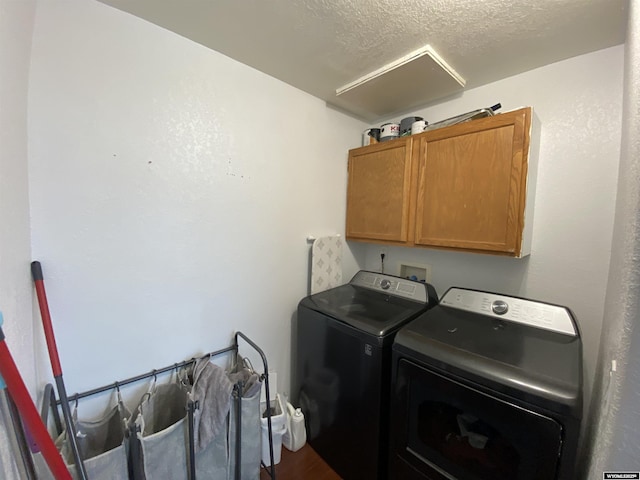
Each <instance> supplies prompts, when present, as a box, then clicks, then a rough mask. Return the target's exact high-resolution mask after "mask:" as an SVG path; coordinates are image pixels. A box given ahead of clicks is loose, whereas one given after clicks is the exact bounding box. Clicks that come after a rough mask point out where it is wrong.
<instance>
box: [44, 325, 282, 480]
mask: <svg viewBox="0 0 640 480" xmlns="http://www.w3.org/2000/svg"><path fill="white" fill-rule="evenodd" d="M239 339H243V340H244V341H245V342H246V343H247V344H248V345H249V346H251V347H252V348H253V349H254V350H255V351H256V352H257V353H258V354H259V355H260V357H261V358H262V364H263V368H264V370H263V373H262V374H260V380H261V381H262V382H264V386H265V388H266V391H265V394H266V405H267V408H266V411H265V416H266V419H267V427H268V438H269V455H270V460H271V463H270V465H269V466H267V465H265V464H264V462H262V461H261V465H262V466H263V467H265V469H266V471H267V473H268V474H269V476H270V477H271V478H272V479H273V480H275V478H276V475H275V467H274V453H273V431H272V424H271V408H270V406H271V398H270V395H269V391H270V389H269V373H268V372H269V368H268V364H267V357H266V356H265V354H264V352H263V351H262V349H261V348H260V347H259V346H258V345H257V344H256V343H255V342H253V341H252V340H251V339H249V338H248V337H247V336H246V335H244V334H243V333H242V332H236V333H235V335H234V342H233V344H232V345H231V346H229V347H226V348H223V349H221V350H217V351H214V352H211V353H208V354H205V355H202V356H201V357H198V358H192V359H190V360H186V361H183V362H180V363H175V364H173V365H170V366H167V367H164V368H161V369H157V370H152V371H150V372H147V373H144V374H141V375H137V376H135V377H131V378H127V379H125V380H121V381H117V382H114V383H111V384H109V385H105V386H102V387H98V388H94V389H92V390H88V391H86V392H82V393H76V394H74V395H71V396H69V397H68V402H69V404H71V403H76V404H77V402H78V400H80V399H82V398H86V397H91V396H93V395H97V394H100V393H103V392H108V391H110V390H114V389H115V390H117V391H118V392H119V389H120V387H123V386H125V385H128V384H132V383H136V382H139V381H142V380H145V379H151V378H156V377H157V376H158V375H161V374H163V373H168V372H172V371H177V370H178V369H181V368H185V367H189V366H191V365H194V364H195V363H196V362H197V361H198V360H201V359H205V358H207V359H213V358H215V357H219V356H222V355H224V354H227V353H231V352H233V353H234V354H236V356H237V355H238V353H239V343H238V341H239ZM242 392H243V382H242V381H238V382H237V383H235V384H234V385H233V392H232V397H233V403H234V404H235V422H236V428H235V442H236V443H235V447H236V448H235V452H234V454H235V469H234V476H233V478H234V479H235V480H240V479H241V478H242V430H243V429H242V428H241V426H242V408H241V400H242ZM60 405H61V400H59V399H57V398H56V395H55V392H54V389H53V386H52V385H51V384H47V385H46V387H45V390H44V399H43V405H42V410H41V416H42V420H43V422H44V424H45V425H47V424H48V419H49V413H50V412H51V416H52V417H53V426H54V427H55V429H56V432H57V434H60V433H62V429H63V423H62V422H61V420H60V414H59V407H60ZM186 408H187V426H188V455H187V457H188V462H187V463H188V465H187V468H188V472H187V474H188V476H187V478H188V479H189V480H196V462H195V458H196V454H195V439H194V413H195V412H196V410H197V409H198V408H199V405H198V402H197V401H192V400H191V399H189V400H188V401H187V407H186ZM229 414H231V412H230V413H229ZM137 428H139V427H137V426H136V425H135V424H134V423H133V422H132V423H131V424H130V425H129V432H128V435H129V438H135V437H136V435H137V433H138V432H139V429H138V430H136V429H137ZM261 433H262V432H259V434H260V435H261ZM129 448H130V450H131V454H130V455H129V457H130V458H133V457H136V456H138V454H139V452H138V451H137V450H136V449H139V448H140V445H139V443H138V442H137V441H130V443H129ZM80 461H82V460H80ZM133 477H134V478H136V475H135V473H134V475H133ZM143 478H144V477H143ZM89 480H91V479H89Z"/></svg>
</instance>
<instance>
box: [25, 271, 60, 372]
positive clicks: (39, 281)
mask: <svg viewBox="0 0 640 480" xmlns="http://www.w3.org/2000/svg"><path fill="white" fill-rule="evenodd" d="M31 275H32V276H33V283H34V284H35V286H36V295H37V296H38V305H39V306H40V316H41V317H42V326H43V327H44V337H45V339H46V340H47V349H48V350H49V358H50V360H51V368H52V369H53V376H54V377H59V376H60V375H62V367H61V366H60V357H59V356H58V347H57V346H56V337H55V336H54V334H53V326H52V325H51V314H50V313H49V303H48V302H47V292H45V290H44V277H43V276H42V266H41V265H40V262H31Z"/></svg>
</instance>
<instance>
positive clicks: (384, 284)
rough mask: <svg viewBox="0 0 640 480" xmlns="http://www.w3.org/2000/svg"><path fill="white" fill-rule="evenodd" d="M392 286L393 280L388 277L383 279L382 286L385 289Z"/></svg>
mask: <svg viewBox="0 0 640 480" xmlns="http://www.w3.org/2000/svg"><path fill="white" fill-rule="evenodd" d="M390 286H391V282H390V281H389V280H387V279H386V278H385V279H383V280H382V281H381V282H380V287H381V288H382V289H383V290H389V287H390Z"/></svg>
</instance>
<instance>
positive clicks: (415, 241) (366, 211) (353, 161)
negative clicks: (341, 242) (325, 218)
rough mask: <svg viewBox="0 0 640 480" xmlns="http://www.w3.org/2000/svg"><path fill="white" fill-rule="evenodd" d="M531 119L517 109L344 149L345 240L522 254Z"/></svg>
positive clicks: (527, 233) (531, 177)
mask: <svg viewBox="0 0 640 480" xmlns="http://www.w3.org/2000/svg"><path fill="white" fill-rule="evenodd" d="M534 120H535V119H534V117H533V114H532V109H531V108H522V109H519V110H515V111H512V112H507V113H501V114H498V115H495V116H492V117H487V118H483V119H478V120H473V121H470V122H466V123H462V124H459V125H453V126H450V127H444V128H440V129H437V130H431V131H427V132H424V133H422V134H419V135H413V136H411V137H402V138H400V139H398V140H392V141H389V142H384V143H381V144H378V145H373V146H369V147H362V148H357V149H354V150H351V151H350V152H349V183H348V192H347V228H346V236H347V238H348V239H353V240H366V241H374V242H380V243H388V244H398V245H405V246H420V247H431V248H444V249H449V250H464V251H471V252H481V253H494V254H499V255H508V256H513V257H522V256H525V255H528V254H529V253H530V239H531V230H532V227H531V217H532V213H533V192H534V188H535V184H534V181H535V168H533V166H534V165H535V160H536V158H535V155H532V156H531V157H532V158H530V156H529V151H530V150H531V149H532V145H537V142H536V141H534V140H535V139H537V134H536V133H534V134H532V125H534V124H535V125H537V124H536V122H535V121H534ZM532 122H533V123H532ZM534 132H535V129H534Z"/></svg>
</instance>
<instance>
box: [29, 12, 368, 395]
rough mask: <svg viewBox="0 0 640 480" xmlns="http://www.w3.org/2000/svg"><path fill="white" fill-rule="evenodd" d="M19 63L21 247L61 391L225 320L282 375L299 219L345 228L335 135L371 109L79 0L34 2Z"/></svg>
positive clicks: (301, 245) (160, 352)
mask: <svg viewBox="0 0 640 480" xmlns="http://www.w3.org/2000/svg"><path fill="white" fill-rule="evenodd" d="M30 80H31V87H30V98H29V100H30V102H29V149H30V164H29V174H30V190H31V216H32V237H33V255H34V258H35V259H38V260H40V261H41V262H42V264H43V269H44V276H45V283H46V287H47V294H48V297H49V304H50V307H51V312H52V317H53V322H54V328H55V331H56V336H57V340H58V348H59V352H60V356H61V361H62V366H63V370H64V377H65V380H66V383H67V391H68V393H69V394H71V393H73V392H76V391H83V390H86V389H89V388H93V387H96V386H100V385H103V384H108V383H110V382H113V381H115V380H118V379H123V378H126V377H128V376H131V375H137V374H140V373H144V372H147V371H150V370H152V369H154V368H160V367H163V366H166V365H170V364H172V363H174V362H177V361H181V360H183V359H186V358H190V357H192V356H194V355H197V354H201V353H206V352H209V351H212V350H216V349H219V348H222V347H226V346H227V345H229V344H230V343H231V341H232V334H233V332H234V331H236V330H240V331H242V332H244V333H245V334H247V335H248V336H249V337H251V338H252V339H253V340H255V341H256V342H257V343H258V344H259V345H260V346H261V347H262V348H263V349H264V351H265V353H266V354H267V357H268V359H269V362H270V367H271V368H274V369H275V370H276V371H277V372H278V380H279V382H278V383H279V387H280V388H279V389H280V390H281V391H282V390H287V389H288V385H289V365H290V358H289V357H290V321H291V317H292V315H293V314H294V312H295V310H296V308H297V302H298V301H299V300H300V299H301V298H302V297H304V296H305V295H306V293H307V290H306V288H307V275H308V268H307V267H308V251H309V245H308V244H307V242H306V237H307V235H316V236H320V235H324V234H330V233H342V234H343V233H344V217H345V191H346V158H347V150H348V149H349V148H352V147H354V146H358V145H359V142H360V139H361V137H360V133H361V131H362V130H363V129H364V127H365V125H364V124H363V123H361V122H359V121H357V120H354V119H352V118H350V117H347V116H344V115H342V114H340V113H337V112H335V111H333V110H331V109H328V108H327V107H326V105H325V104H324V102H322V101H320V100H318V99H316V98H313V97H311V96H309V95H307V94H305V93H303V92H301V91H299V90H296V89H294V88H292V87H290V86H288V85H286V84H284V83H282V82H280V81H277V80H275V79H273V78H271V77H268V76H266V75H264V74H262V73H260V72H258V71H256V70H253V69H251V68H249V67H247V66H245V65H242V64H240V63H237V62H235V61H233V60H231V59H229V58H227V57H225V56H223V55H221V54H218V53H217V52H214V51H211V50H209V49H206V48H204V47H202V46H200V45H198V44H195V43H193V42H191V41H188V40H186V39H184V38H182V37H179V36H177V35H175V34H173V33H171V32H168V31H166V30H163V29H161V28H158V27H156V26H154V25H151V24H149V23H147V22H144V21H142V20H139V19H137V18H135V17H133V16H130V15H128V14H125V13H122V12H120V11H118V10H115V9H113V8H111V7H108V6H106V5H104V4H101V3H97V2H94V1H88V0H67V1H64V2H41V3H40V4H39V6H38V10H37V14H36V22H35V30H34V38H33V57H32V72H31V79H30ZM345 257H346V258H345V277H346V278H348V277H350V275H352V274H353V273H354V272H355V271H356V270H357V266H356V261H355V259H354V258H353V256H352V255H351V254H350V253H349V251H348V250H347V251H346V252H345ZM42 350H43V349H41V351H42ZM249 351H250V350H249V349H246V350H244V351H243V352H244V353H248V352H249ZM255 364H256V362H255V361H254V365H255ZM256 366H257V365H256Z"/></svg>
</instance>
